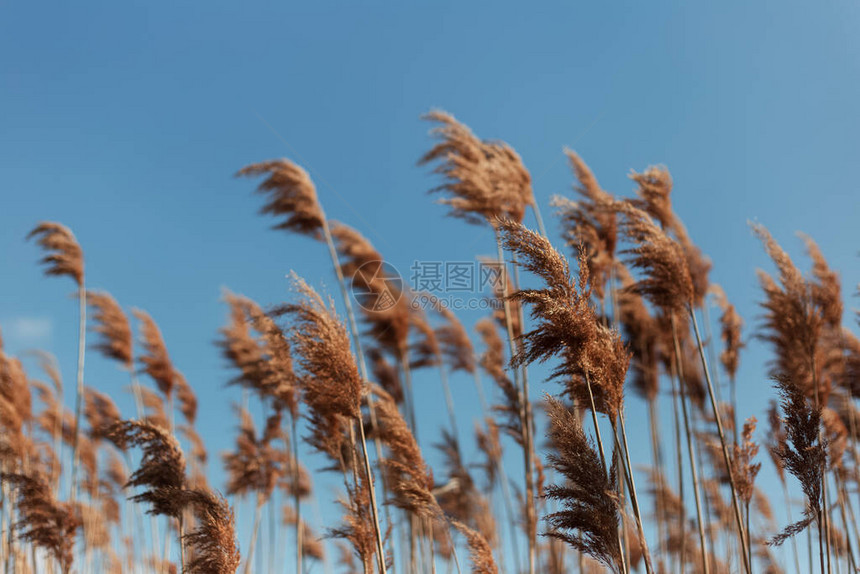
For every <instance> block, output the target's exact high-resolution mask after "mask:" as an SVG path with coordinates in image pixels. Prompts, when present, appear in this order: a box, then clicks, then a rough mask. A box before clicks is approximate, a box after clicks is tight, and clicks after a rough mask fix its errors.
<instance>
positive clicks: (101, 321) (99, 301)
mask: <svg viewBox="0 0 860 574" xmlns="http://www.w3.org/2000/svg"><path fill="white" fill-rule="evenodd" d="M87 303H88V304H89V306H90V307H91V308H92V309H93V311H94V312H93V321H94V322H95V325H94V326H93V327H92V330H93V331H95V332H96V333H97V334H99V335H101V340H100V341H98V342H97V343H96V344H95V345H94V347H95V349H96V350H98V351H100V352H101V353H102V354H103V355H104V356H105V357H108V358H110V359H115V360H117V361H119V362H120V364H122V365H123V366H124V367H125V368H126V369H129V370H131V369H132V367H133V364H134V359H133V351H132V349H133V346H134V337H133V335H132V332H131V325H130V324H129V322H128V316H126V314H125V312H124V311H123V310H122V307H120V306H119V303H117V302H116V299H114V298H113V297H111V295H110V294H109V293H104V292H98V291H87Z"/></svg>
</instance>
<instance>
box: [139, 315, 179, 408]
mask: <svg viewBox="0 0 860 574" xmlns="http://www.w3.org/2000/svg"><path fill="white" fill-rule="evenodd" d="M133 313H134V316H135V317H137V319H138V321H140V343H141V345H143V349H144V354H143V355H141V356H140V357H139V358H138V360H139V361H140V363H141V366H142V368H143V371H144V372H145V373H146V374H147V375H149V376H150V377H151V378H152V380H153V381H155V384H156V385H157V386H158V390H159V391H161V393H162V394H163V395H164V396H165V397H168V398H170V397H171V396H172V394H173V387H174V386H175V385H176V377H177V371H176V369H174V367H173V362H172V361H171V360H170V354H169V353H168V352H167V345H165V344H164V337H162V335H161V330H160V329H159V328H158V325H156V324H155V321H153V319H152V317H150V316H149V314H147V313H146V312H145V311H141V310H140V309H135V310H134V311H133Z"/></svg>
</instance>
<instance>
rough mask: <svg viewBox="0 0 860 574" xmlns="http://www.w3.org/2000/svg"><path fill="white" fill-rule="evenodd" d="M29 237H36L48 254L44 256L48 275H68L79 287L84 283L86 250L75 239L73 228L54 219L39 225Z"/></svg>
mask: <svg viewBox="0 0 860 574" xmlns="http://www.w3.org/2000/svg"><path fill="white" fill-rule="evenodd" d="M27 238H28V239H31V238H36V242H37V243H38V244H39V246H40V247H41V248H42V249H44V250H45V251H46V252H47V254H46V255H45V257H44V258H42V263H43V264H44V265H45V267H46V268H45V274H47V275H56V276H62V275H68V276H69V277H71V278H72V279H73V280H74V281H75V283H77V285H78V287H80V288H83V285H84V252H83V250H82V249H81V246H80V245H79V244H78V240H77V239H75V235H74V233H72V230H71V229H69V228H68V227H66V226H65V225H62V224H61V223H55V222H53V221H43V222H42V223H40V224H39V225H37V226H36V227H35V228H33V230H32V231H31V232H30V234H29V235H28V236H27Z"/></svg>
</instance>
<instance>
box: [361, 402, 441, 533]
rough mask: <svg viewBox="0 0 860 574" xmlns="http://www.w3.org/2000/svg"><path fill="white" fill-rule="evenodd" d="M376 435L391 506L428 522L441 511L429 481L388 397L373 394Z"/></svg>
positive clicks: (408, 432) (426, 469) (414, 444)
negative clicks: (383, 454) (385, 453)
mask: <svg viewBox="0 0 860 574" xmlns="http://www.w3.org/2000/svg"><path fill="white" fill-rule="evenodd" d="M377 397H378V398H377V400H376V401H374V408H375V409H376V416H377V421H378V424H377V427H376V433H377V436H378V437H379V439H380V440H381V441H382V444H383V445H385V447H386V448H387V450H388V456H387V457H386V458H385V460H384V461H383V464H384V466H385V472H386V473H387V475H388V477H389V479H388V486H389V490H390V492H391V496H392V500H391V503H392V504H394V505H395V506H397V507H398V508H402V509H404V510H407V511H409V512H411V513H413V514H415V515H417V516H420V517H422V518H426V519H432V518H434V517H437V516H440V515H441V514H442V510H441V509H440V508H439V504H438V502H437V501H436V498H435V497H434V496H433V492H432V488H433V478H432V475H431V473H430V469H429V467H428V466H427V464H426V463H425V462H424V457H423V456H422V455H421V449H420V448H419V447H418V443H417V442H416V441H415V436H414V435H413V434H412V431H411V430H409V425H407V424H406V421H405V420H404V419H403V416H402V415H401V414H400V412H399V411H398V410H397V405H395V404H394V401H393V399H392V398H391V397H390V396H387V395H384V394H381V393H378V392H377Z"/></svg>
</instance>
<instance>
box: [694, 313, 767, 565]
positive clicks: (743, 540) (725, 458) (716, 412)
mask: <svg viewBox="0 0 860 574" xmlns="http://www.w3.org/2000/svg"><path fill="white" fill-rule="evenodd" d="M687 312H688V314H689V316H690V320H691V321H692V323H693V331H694V332H695V334H696V345H697V347H698V350H699V358H700V359H701V360H702V370H703V371H704V373H705V383H706V384H707V386H708V397H709V398H710V400H711V409H712V410H713V414H714V420H715V421H716V423H717V433H718V434H719V436H720V445H721V446H722V450H723V461H724V462H725V465H726V471H727V473H728V475H729V486H730V487H731V491H732V507H733V509H734V513H735V521H736V523H737V527H738V533H739V538H740V541H741V551H742V553H743V558H744V570H745V571H746V572H747V574H752V566H751V564H750V561H749V551H748V548H747V546H748V545H747V538H746V536H745V534H744V532H745V531H744V526H743V521H742V520H741V510H740V505H739V503H738V494H737V488H736V485H735V477H734V473H733V472H732V464H731V459H730V458H729V448H728V444H727V443H726V436H725V433H724V432H723V422H722V418H721V417H720V409H719V407H718V406H717V399H716V397H715V396H714V385H713V384H712V383H711V371H710V369H708V360H707V359H706V358H705V350H704V348H703V346H702V336H701V334H700V333H699V323H698V321H697V320H696V314H695V312H694V311H693V306H692V305H690V304H688V305H687Z"/></svg>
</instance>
